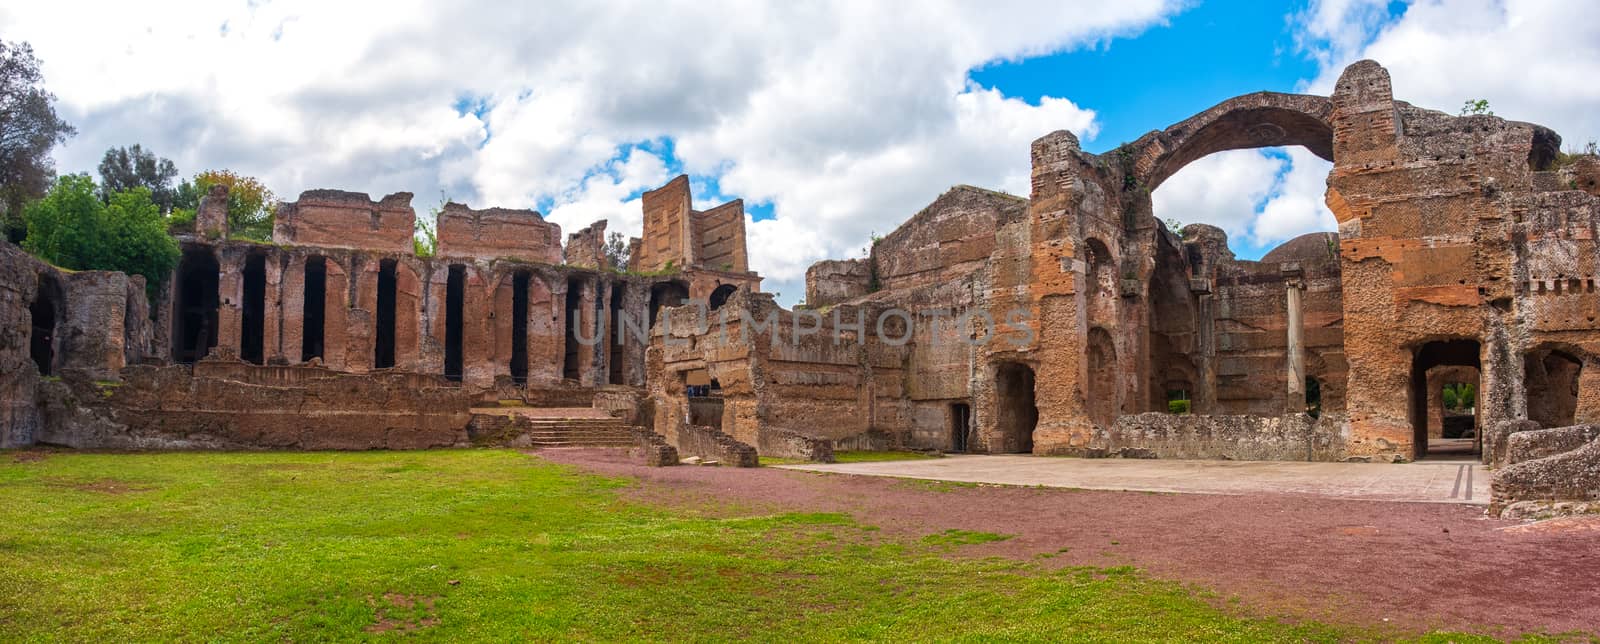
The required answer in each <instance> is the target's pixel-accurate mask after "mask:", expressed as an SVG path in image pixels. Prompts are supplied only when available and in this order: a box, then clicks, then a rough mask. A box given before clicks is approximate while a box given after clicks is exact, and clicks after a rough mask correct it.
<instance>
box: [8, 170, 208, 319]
mask: <svg viewBox="0 0 1600 644" xmlns="http://www.w3.org/2000/svg"><path fill="white" fill-rule="evenodd" d="M99 192H100V191H99V189H98V188H97V187H96V186H95V183H94V179H91V178H89V176H88V175H82V174H77V175H67V176H64V177H61V178H60V179H59V180H57V181H56V184H55V187H53V188H51V189H50V191H49V192H48V193H46V194H45V196H44V198H43V199H40V200H39V201H36V202H34V203H33V204H31V205H29V206H28V208H27V209H26V210H25V211H24V213H23V217H24V219H25V220H26V221H27V226H28V236H27V238H26V239H25V240H23V244H22V245H23V248H25V249H27V250H28V252H31V253H33V254H35V255H37V256H39V257H40V258H42V259H44V260H45V261H48V262H50V263H52V264H55V265H56V266H60V267H62V268H69V269H73V270H104V271H121V272H124V273H129V274H133V275H143V276H144V278H145V289H146V294H147V295H150V296H151V297H154V294H155V292H156V290H157V289H158V288H159V286H160V284H161V282H162V281H163V280H165V279H166V277H167V274H168V273H170V272H171V271H172V268H173V267H174V266H176V265H177V264H178V256H179V250H178V242H177V241H176V240H174V239H173V238H172V236H170V235H168V234H167V227H166V221H165V219H164V218H163V217H162V215H161V208H160V207H159V206H157V205H156V204H155V202H154V201H152V200H151V199H150V191H149V190H148V189H146V188H133V189H131V190H124V191H122V192H119V193H116V194H114V195H111V200H110V203H105V202H102V201H101V200H100V196H99Z"/></svg>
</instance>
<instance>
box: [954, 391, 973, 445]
mask: <svg viewBox="0 0 1600 644" xmlns="http://www.w3.org/2000/svg"><path fill="white" fill-rule="evenodd" d="M971 431H972V407H971V406H970V405H968V404H967V403H951V404H950V451H952V452H965V451H967V435H968V434H969V433H970V432H971Z"/></svg>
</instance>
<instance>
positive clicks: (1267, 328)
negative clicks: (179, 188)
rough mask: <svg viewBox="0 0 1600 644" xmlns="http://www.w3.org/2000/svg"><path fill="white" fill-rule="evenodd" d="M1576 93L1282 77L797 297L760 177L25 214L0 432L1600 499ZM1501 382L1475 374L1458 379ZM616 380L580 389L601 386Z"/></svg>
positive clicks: (120, 440) (944, 225)
mask: <svg viewBox="0 0 1600 644" xmlns="http://www.w3.org/2000/svg"><path fill="white" fill-rule="evenodd" d="M1560 143H1561V140H1560V137H1558V136H1557V135H1556V134H1555V133H1554V132H1552V131H1550V130H1549V129H1547V128H1544V127H1541V126H1538V125H1534V124H1529V123H1521V122H1515V121H1507V120H1505V119H1502V118H1497V117H1494V116H1488V115H1474V116H1451V115H1448V114H1444V113H1441V112H1435V111H1431V110H1427V109H1423V108H1419V107H1415V106H1412V105H1410V104H1408V103H1405V102H1402V101H1398V100H1395V98H1394V96H1393V93H1392V90H1391V87H1390V81H1389V75H1388V73H1387V72H1386V71H1385V70H1384V69H1383V68H1382V67H1380V66H1379V65H1378V64H1376V63H1374V62H1371V61H1362V62H1358V63H1356V64H1354V65H1352V66H1350V67H1349V68H1347V69H1346V70H1345V71H1344V74H1343V75H1342V76H1341V78H1340V79H1339V82H1338V84H1337V86H1336V88H1335V90H1334V92H1333V95H1332V96H1330V97H1323V96H1309V95H1290V94H1277V93H1268V92H1262V93H1256V94H1250V95H1246V96H1240V97H1237V98H1233V99H1230V100H1228V101H1225V102H1223V103H1221V104H1219V105H1217V106H1215V107H1212V108H1211V109H1208V110H1206V111H1204V112H1201V113H1200V114H1197V115H1195V116H1193V117H1191V118H1189V119H1187V120H1185V121H1183V122H1181V123H1178V124H1176V125H1173V126H1171V127H1169V128H1167V129H1165V130H1160V131H1154V132H1151V133H1149V134H1147V135H1145V136H1143V137H1141V138H1140V139H1138V140H1137V141H1133V142H1131V143H1128V144H1125V145H1123V146H1121V147H1119V148H1117V149H1116V150H1113V151H1111V152H1108V153H1105V154H1098V155H1096V154H1089V153H1085V152H1083V151H1082V150H1081V149H1080V148H1079V144H1078V141H1077V139H1076V138H1075V137H1074V136H1073V135H1072V134H1070V133H1068V132H1064V131H1062V132H1054V133H1050V134H1047V135H1045V136H1043V137H1042V138H1040V139H1038V140H1037V141H1035V142H1034V144H1033V146H1032V150H1031V153H1032V168H1033V171H1032V188H1031V194H1029V195H1028V196H1027V197H1022V196H1015V195H1009V194H1004V193H999V192H994V191H990V190H984V189H981V188H974V187H970V186H957V187H955V188H952V189H950V190H949V191H947V192H946V193H945V194H943V195H940V196H939V197H938V198H937V199H935V200H934V201H933V202H932V203H931V204H929V205H928V206H927V207H926V208H924V209H923V210H922V211H921V212H919V213H916V214H915V215H913V216H912V217H911V218H910V219H909V220H907V221H906V222H905V223H904V224H903V225H902V226H901V227H900V228H899V229H897V230H895V231H894V232H892V233H890V234H889V235H887V236H886V237H884V238H882V239H880V240H876V241H875V242H874V243H873V244H872V247H871V252H870V255H869V256H868V257H866V258H864V259H845V260H835V261H824V262H819V263H817V264H816V265H814V266H812V267H811V269H810V270H809V271H808V272H807V280H806V300H805V302H804V305H803V306H799V307H796V308H795V309H793V310H787V309H784V308H782V307H779V306H778V305H777V304H776V303H775V302H774V301H773V299H772V297H771V296H770V295H766V294H763V293H761V292H760V291H759V287H760V278H759V277H758V276H757V275H756V274H754V273H752V272H750V271H749V267H748V264H749V262H748V257H747V252H746V245H745V233H744V226H745V216H744V212H743V204H742V203H741V202H738V201H734V202H730V203H728V204H724V205H722V206H718V207H716V208H712V209H710V210H707V211H704V212H701V211H696V210H694V209H693V207H692V200H691V198H690V194H689V187H688V180H687V178H685V177H679V178H677V179H674V180H673V181H672V182H670V183H668V184H667V185H666V186H664V187H662V188H660V189H658V190H655V191H651V192H649V193H646V194H645V196H644V199H643V209H644V221H645V223H644V233H643V236H642V237H641V238H640V239H636V240H634V242H633V243H632V245H631V262H630V265H629V266H627V267H620V266H610V265H608V264H609V259H608V257H607V255H606V253H605V248H604V241H605V239H604V238H605V224H604V222H598V223H597V224H596V225H594V226H591V227H589V228H586V229H584V230H583V231H579V232H577V233H574V234H572V235H570V236H569V237H568V239H567V243H566V245H565V247H563V246H562V238H561V231H560V229H559V227H558V226H556V225H555V224H552V223H549V222H546V221H544V219H543V218H542V217H541V216H540V215H539V213H536V212H532V211H525V210H505V209H498V208H491V209H487V210H474V209H471V208H468V207H466V206H463V205H459V204H450V205H448V206H446V207H445V209H444V211H443V213H442V214H441V215H440V218H439V222H438V236H439V240H438V249H437V256H435V257H426V258H424V257H417V256H415V255H414V254H413V253H412V246H411V231H412V225H413V220H414V217H415V215H414V212H413V210H412V207H411V205H410V201H411V197H410V195H409V194H405V193H401V194H396V195H390V196H388V197H385V198H383V199H381V200H378V201H373V200H372V199H370V198H369V197H368V196H366V195H363V194H356V193H347V192H339V191H331V190H319V191H311V192H306V193H304V194H302V195H301V196H300V198H299V199H298V200H297V201H295V202H293V203H288V204H284V205H283V206H282V208H280V209H279V211H278V213H277V219H276V224H275V228H274V233H273V241H274V243H273V244H259V243H252V242H248V241H236V240H230V239H228V230H227V224H226V217H225V213H224V212H223V211H222V210H221V208H222V205H223V202H224V200H225V199H226V195H225V194H212V195H210V196H208V197H207V199H206V200H205V201H204V203H203V204H202V207H201V209H200V213H199V216H198V217H197V230H196V232H195V233H194V234H193V235H189V236H185V237H183V238H182V240H181V241H182V246H183V251H184V252H183V259H182V261H181V263H180V265H179V266H178V269H177V271H176V272H175V273H174V275H173V276H172V278H171V279H169V280H168V281H167V283H165V284H162V285H160V286H159V288H158V289H157V290H158V292H159V296H158V297H156V298H155V299H154V305H153V306H151V305H150V304H148V303H147V300H146V298H145V295H144V292H145V288H144V284H143V283H142V279H141V278H137V277H132V278H130V277H127V276H124V275H121V274H115V273H96V272H80V273H71V272H67V271H61V270H57V269H54V268H52V267H50V266H47V265H45V264H43V263H41V262H38V261H37V260H34V259H32V258H31V257H29V256H27V255H25V254H24V253H22V252H21V251H20V250H18V249H16V248H15V247H10V246H7V247H4V248H0V271H4V280H3V281H0V293H3V297H4V299H3V300H0V319H3V320H4V324H5V327H4V328H5V333H4V337H3V339H0V401H3V406H0V446H19V445H29V444H35V443H46V444H57V445H67V446H74V447H102V448H224V449H226V448H301V449H323V448H331V449H367V448H410V447H431V446H462V445H472V444H509V445H518V444H533V445H537V444H568V443H587V444H616V445H631V446H635V447H636V448H637V449H640V450H641V451H642V452H643V453H645V454H646V457H647V458H648V459H649V460H651V461H652V462H655V463H658V464H667V463H672V462H676V460H677V458H678V457H679V456H697V457H700V458H703V459H710V460H717V461H719V462H723V463H728V464H740V465H753V464H755V462H756V458H757V456H758V455H772V456H782V457H789V458H804V459H814V460H829V459H831V455H832V453H833V451H834V450H839V449H923V450H944V451H957V452H980V453H1000V452H1024V453H1033V454H1041V455H1044V454H1051V455H1069V456H1083V457H1105V456H1117V457H1137V458H1210V459H1217V458H1221V459H1278V460H1366V461H1405V460H1413V459H1420V458H1426V457H1428V456H1430V455H1434V456H1438V455H1440V454H1441V453H1454V454H1459V455H1467V454H1471V455H1476V457H1477V458H1481V459H1482V460H1483V461H1484V462H1486V463H1490V464H1492V465H1494V466H1495V467H1497V468H1498V473H1497V477H1496V481H1495V484H1494V485H1495V496H1496V501H1495V503H1496V505H1495V507H1496V509H1500V508H1506V507H1512V506H1516V505H1517V504H1524V505H1526V504H1528V503H1534V504H1548V503H1550V502H1566V503H1577V504H1582V503H1586V502H1600V443H1597V442H1596V440H1595V439H1596V436H1597V435H1600V430H1597V429H1596V427H1597V425H1596V423H1600V321H1597V320H1596V316H1597V315H1600V294H1597V292H1596V280H1597V279H1600V250H1597V248H1596V239H1597V238H1600V159H1596V158H1595V157H1593V156H1583V155H1575V156H1574V155H1565V154H1562V153H1561V150H1560ZM1271 146H1303V147H1305V148H1307V149H1309V150H1310V151H1311V152H1313V153H1315V154H1316V155H1318V156H1320V157H1322V158H1324V159H1327V160H1329V161H1331V162H1332V163H1333V171H1332V172H1331V173H1330V174H1329V176H1328V180H1327V185H1328V188H1327V193H1326V202H1327V204H1328V206H1329V208H1330V209H1331V210H1332V211H1333V213H1334V215H1335V217H1336V218H1337V220H1338V222H1339V232H1338V233H1337V234H1333V233H1316V234H1311V235H1306V236H1303V237H1300V238H1297V239H1294V240H1291V241H1289V242H1287V243H1285V244H1283V245H1282V246H1280V247H1278V248H1276V249H1274V250H1272V251H1271V252H1269V253H1267V254H1266V255H1265V256H1264V257H1262V258H1261V259H1260V260H1259V261H1246V260H1240V259H1237V258H1235V257H1234V256H1233V254H1232V253H1231V252H1230V251H1229V250H1228V240H1227V238H1226V235H1225V234H1224V233H1223V232H1222V231H1221V230H1220V229H1217V228H1215V227H1211V226H1207V225H1203V224H1193V225H1189V226H1186V227H1184V228H1183V229H1182V230H1170V229H1168V227H1167V226H1165V225H1164V224H1162V223H1161V222H1160V221H1159V220H1157V219H1156V217H1155V216H1154V215H1153V214H1152V207H1151V196H1150V195H1151V192H1152V191H1154V190H1156V189H1157V188H1159V187H1160V185H1161V184H1162V182H1163V181H1165V180H1166V179H1167V178H1169V177H1171V176H1172V175H1173V174H1174V173H1176V172H1177V171H1179V170H1180V169H1182V168H1183V167H1184V166H1185V165H1187V164H1189V163H1191V162H1193V161H1195V160H1198V159H1200V158H1202V157H1204V156H1206V155H1209V154H1212V153H1215V152H1220V151H1225V150H1235V149H1245V148H1260V147H1271ZM1467 385H1470V386H1471V388H1472V390H1474V391H1475V392H1476V396H1475V399H1474V402H1473V403H1472V404H1470V405H1468V406H1467V407H1466V408H1463V407H1462V406H1461V403H1460V397H1459V396H1456V397H1454V398H1452V399H1453V400H1455V401H1456V406H1455V407H1451V408H1447V405H1446V402H1445V401H1446V399H1447V398H1451V397H1450V396H1447V395H1444V394H1443V392H1445V391H1446V388H1447V387H1454V388H1456V389H1452V390H1451V391H1459V390H1460V388H1461V387H1464V386H1467ZM585 409H586V410H591V411H590V412H589V413H579V411H577V410H585Z"/></svg>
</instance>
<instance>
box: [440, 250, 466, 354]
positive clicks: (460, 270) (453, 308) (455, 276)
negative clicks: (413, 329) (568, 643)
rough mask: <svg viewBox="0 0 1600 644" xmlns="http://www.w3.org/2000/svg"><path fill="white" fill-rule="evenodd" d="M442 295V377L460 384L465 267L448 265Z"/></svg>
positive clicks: (464, 306) (463, 329) (464, 304)
mask: <svg viewBox="0 0 1600 644" xmlns="http://www.w3.org/2000/svg"><path fill="white" fill-rule="evenodd" d="M444 293H445V295H444V377H445V379H447V380H450V381H453V382H461V343H462V334H463V333H464V331H465V328H464V326H463V324H462V319H461V316H462V314H463V313H465V308H466V298H467V267H465V266H462V265H460V264H451V265H450V276H449V277H448V278H447V279H446V281H445V288H444Z"/></svg>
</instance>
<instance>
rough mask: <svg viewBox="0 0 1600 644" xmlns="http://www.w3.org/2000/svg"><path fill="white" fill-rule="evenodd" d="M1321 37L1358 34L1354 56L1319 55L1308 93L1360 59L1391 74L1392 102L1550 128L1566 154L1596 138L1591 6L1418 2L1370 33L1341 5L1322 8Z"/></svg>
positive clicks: (1521, 0) (1599, 54)
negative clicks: (1483, 103) (1486, 110)
mask: <svg viewBox="0 0 1600 644" xmlns="http://www.w3.org/2000/svg"><path fill="white" fill-rule="evenodd" d="M1319 9H1320V10H1322V11H1324V12H1325V13H1327V14H1328V15H1329V17H1327V18H1324V19H1323V21H1324V22H1325V23H1326V24H1327V25H1329V26H1327V27H1324V28H1320V29H1317V30H1316V31H1317V32H1318V33H1340V32H1347V33H1362V34H1364V37H1363V38H1362V39H1361V40H1363V41H1365V42H1366V44H1364V45H1363V46H1360V47H1356V48H1345V47H1339V46H1331V45H1328V44H1326V43H1324V44H1322V45H1321V49H1320V50H1319V51H1323V52H1325V56H1326V58H1327V60H1328V64H1327V65H1326V66H1324V68H1323V69H1322V73H1321V74H1320V75H1319V76H1318V77H1317V78H1316V79H1313V80H1312V81H1311V82H1310V83H1308V87H1309V89H1310V90H1311V91H1313V92H1316V93H1324V94H1325V93H1327V92H1328V91H1329V90H1331V89H1332V87H1333V84H1334V81H1335V80H1337V79H1338V77H1339V73H1340V72H1341V71H1343V69H1344V67H1345V65H1347V64H1349V63H1351V62H1354V61H1355V60H1357V59H1361V58H1370V59H1373V60H1376V61H1378V62H1379V63H1380V64H1382V65H1383V66H1384V67H1385V68H1387V69H1388V70H1389V74H1390V77H1391V78H1392V79H1393V82H1394V92H1395V98H1397V99H1400V100H1403V101H1408V102H1410V103H1412V104H1414V105H1417V106H1420V107H1426V108H1430V109H1436V110H1442V111H1445V112H1450V113H1455V112H1456V111H1458V110H1459V109H1460V108H1461V104H1462V103H1463V102H1465V101H1467V100H1469V99H1485V100H1488V101H1489V104H1490V107H1491V108H1492V109H1493V110H1494V112H1495V114H1496V115H1497V116H1501V117H1505V118H1509V119H1516V120H1522V121H1532V122H1534V123H1539V124H1541V125H1546V126H1549V127H1551V128H1553V129H1555V130H1556V132H1557V133H1559V134H1561V135H1562V136H1563V137H1565V141H1564V143H1565V144H1566V145H1581V144H1582V143H1584V142H1586V141H1588V140H1591V139H1595V138H1600V110H1596V109H1595V106H1596V105H1600V84H1596V83H1594V82H1592V79H1594V78H1596V77H1600V21H1596V20H1592V19H1590V17H1591V16H1592V15H1593V13H1594V4H1593V3H1592V2H1589V1H1587V0H1564V1H1563V0H1507V1H1503V2H1491V1H1483V0H1420V1H1418V2H1416V3H1414V4H1411V5H1409V6H1407V7H1406V10H1405V14H1404V15H1403V16H1401V17H1400V18H1399V19H1398V20H1396V21H1393V22H1390V23H1387V24H1383V25H1381V26H1375V25H1373V24H1372V23H1371V21H1370V20H1367V19H1365V18H1363V17H1362V16H1361V13H1360V12H1359V11H1355V12H1351V11H1346V10H1345V8H1344V7H1343V6H1342V3H1337V2H1324V3H1319Z"/></svg>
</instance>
